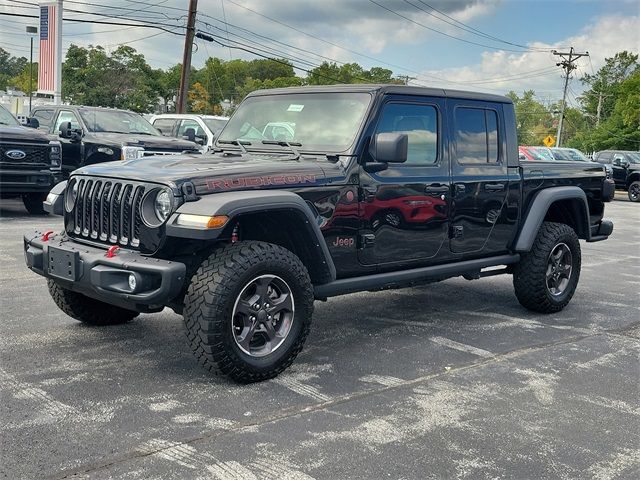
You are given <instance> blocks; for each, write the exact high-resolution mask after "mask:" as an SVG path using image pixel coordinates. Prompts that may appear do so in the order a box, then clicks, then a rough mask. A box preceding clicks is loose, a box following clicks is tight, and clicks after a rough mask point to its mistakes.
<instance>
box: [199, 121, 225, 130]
mask: <svg viewBox="0 0 640 480" xmlns="http://www.w3.org/2000/svg"><path fill="white" fill-rule="evenodd" d="M203 120H204V123H205V125H206V126H207V127H209V130H211V131H212V132H213V133H216V132H219V131H220V130H222V129H223V128H224V126H225V125H226V124H227V121H226V120H221V119H219V118H203Z"/></svg>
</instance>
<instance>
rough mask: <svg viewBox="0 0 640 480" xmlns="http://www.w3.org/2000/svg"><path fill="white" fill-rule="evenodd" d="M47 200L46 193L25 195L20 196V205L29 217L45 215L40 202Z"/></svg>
mask: <svg viewBox="0 0 640 480" xmlns="http://www.w3.org/2000/svg"><path fill="white" fill-rule="evenodd" d="M46 199H47V194H46V193H26V194H24V195H23V196H22V203H24V208H26V209H27V212H29V213H30V214H31V215H43V214H45V213H46V212H45V210H44V207H43V206H42V202H44V201H45V200H46Z"/></svg>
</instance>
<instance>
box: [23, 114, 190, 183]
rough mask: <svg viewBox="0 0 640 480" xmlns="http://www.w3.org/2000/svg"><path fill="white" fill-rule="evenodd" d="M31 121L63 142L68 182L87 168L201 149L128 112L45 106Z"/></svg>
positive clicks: (64, 167) (65, 174)
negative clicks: (83, 168)
mask: <svg viewBox="0 0 640 480" xmlns="http://www.w3.org/2000/svg"><path fill="white" fill-rule="evenodd" d="M32 117H33V118H35V119H36V120H38V124H39V127H38V128H40V129H41V130H44V131H46V132H48V133H50V134H52V135H57V136H58V137H59V138H60V141H61V142H62V152H63V155H64V162H63V164H62V172H63V174H64V176H65V178H68V176H69V174H70V173H71V172H72V171H74V170H75V169H76V168H78V167H82V166H85V165H92V164H95V163H102V162H110V161H112V160H133V159H137V158H142V157H148V156H151V155H176V154H178V153H181V152H183V151H185V150H197V149H198V148H199V147H198V145H196V144H195V143H194V142H189V141H186V140H182V139H177V138H167V137H164V136H162V135H161V134H160V132H158V130H156V129H155V128H154V127H153V126H152V125H151V124H150V123H149V122H147V121H146V120H145V119H144V118H143V117H142V116H141V115H138V114H137V113H134V112H130V111H128V110H117V109H114V108H98V107H81V106H73V105H58V106H43V107H36V108H34V109H33V112H32Z"/></svg>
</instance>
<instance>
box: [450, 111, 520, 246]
mask: <svg viewBox="0 0 640 480" xmlns="http://www.w3.org/2000/svg"><path fill="white" fill-rule="evenodd" d="M447 107H448V109H447V110H448V115H449V119H450V122H449V123H450V125H451V143H450V154H451V183H452V192H453V200H452V202H451V217H450V219H451V232H450V237H451V238H450V248H451V251H452V252H453V253H473V252H480V251H482V252H483V254H484V253H489V252H500V251H504V250H506V248H507V244H508V243H509V241H510V238H511V235H512V233H513V231H512V228H511V226H510V225H509V224H508V223H507V219H506V208H505V203H506V198H507V192H508V188H509V175H508V171H507V159H506V143H505V139H506V135H505V127H504V115H503V110H502V104H500V103H490V102H479V101H472V100H457V99H450V100H447Z"/></svg>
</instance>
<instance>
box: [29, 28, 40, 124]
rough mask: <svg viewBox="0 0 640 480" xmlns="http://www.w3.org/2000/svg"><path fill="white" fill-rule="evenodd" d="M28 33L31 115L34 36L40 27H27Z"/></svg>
mask: <svg viewBox="0 0 640 480" xmlns="http://www.w3.org/2000/svg"><path fill="white" fill-rule="evenodd" d="M27 33H28V34H29V38H30V39H31V50H30V52H31V53H30V54H29V115H31V99H32V98H33V36H34V35H36V34H37V33H38V27H27Z"/></svg>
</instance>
